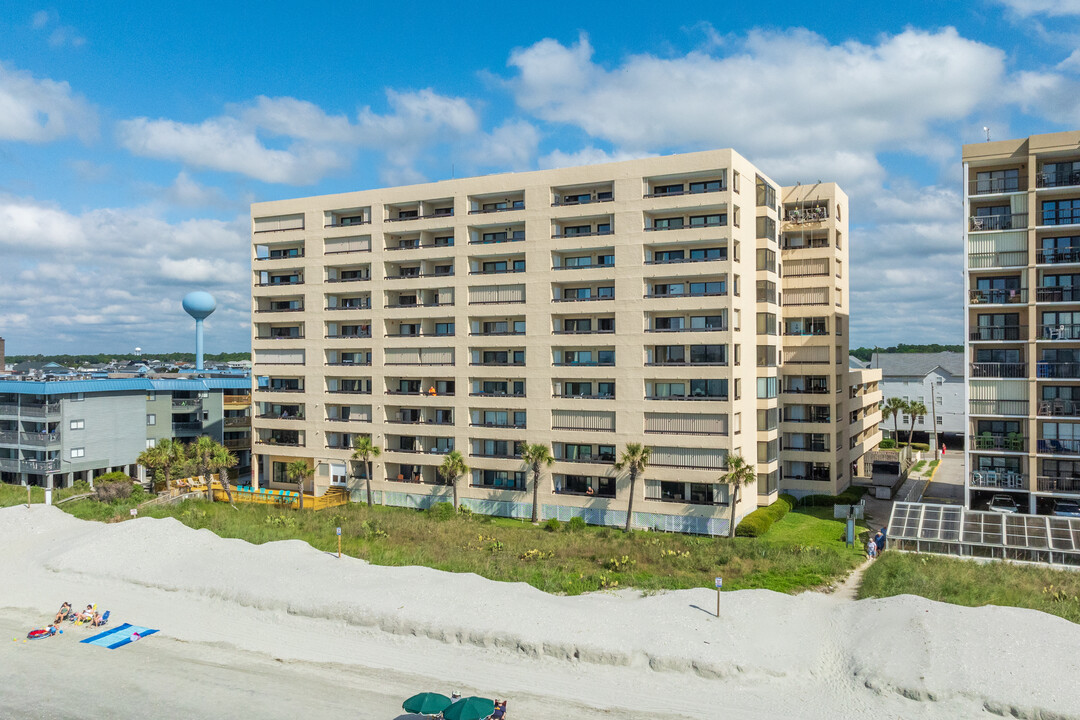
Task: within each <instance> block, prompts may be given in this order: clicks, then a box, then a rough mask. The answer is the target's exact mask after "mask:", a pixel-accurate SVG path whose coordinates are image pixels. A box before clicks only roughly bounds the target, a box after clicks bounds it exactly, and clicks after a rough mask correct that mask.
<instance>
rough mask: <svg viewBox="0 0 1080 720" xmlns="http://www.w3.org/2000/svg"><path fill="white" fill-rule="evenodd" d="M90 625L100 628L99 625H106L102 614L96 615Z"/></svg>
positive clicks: (97, 613)
mask: <svg viewBox="0 0 1080 720" xmlns="http://www.w3.org/2000/svg"><path fill="white" fill-rule="evenodd" d="M90 624H91V625H93V626H94V627H98V626H99V625H104V624H105V618H104V617H102V615H101V613H99V612H96V613H94V619H93V620H91V621H90Z"/></svg>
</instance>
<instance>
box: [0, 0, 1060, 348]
mask: <svg viewBox="0 0 1080 720" xmlns="http://www.w3.org/2000/svg"><path fill="white" fill-rule="evenodd" d="M732 5H736V4H734V3H715V2H710V3H671V4H668V5H664V4H657V3H655V2H649V3H646V2H625V1H624V2H593V3H579V4H575V5H563V6H560V5H553V4H550V3H548V4H515V3H483V2H474V3H469V4H466V5H460V4H459V5H453V4H447V3H395V4H389V3H387V4H379V3H322V4H315V3H312V4H310V5H309V7H310V10H309V11H308V12H306V13H305V14H304V15H298V14H297V13H296V11H295V10H294V8H295V4H294V3H283V2H281V3H274V2H264V3H261V4H260V5H259V6H258V10H257V11H256V10H255V9H253V6H251V5H245V4H240V3H227V2H226V3H222V2H217V3H213V4H211V3H205V2H189V3H182V4H176V3H138V4H134V3H119V2H110V3H105V2H102V3H82V2H80V3H61V4H54V5H41V4H38V3H28V2H21V1H20V0H8V1H7V2H5V3H4V4H3V6H2V7H0V257H2V258H3V259H4V261H3V262H0V335H2V336H4V337H6V339H7V344H8V352H9V353H23V352H77V351H83V352H98V351H124V350H128V349H130V348H133V347H135V346H141V347H143V348H144V349H145V350H148V351H169V350H175V349H182V348H186V347H189V346H190V345H191V339H190V323H189V322H188V321H187V319H186V318H185V317H184V316H183V315H182V314H181V313H180V311H179V299H180V297H182V296H183V294H184V293H185V292H187V291H188V290H191V289H196V288H197V289H205V290H208V291H210V292H212V293H213V294H214V295H215V296H217V297H218V300H219V307H220V309H219V311H218V312H217V313H216V314H215V315H214V316H212V317H211V318H210V319H209V320H208V321H207V347H208V349H209V350H212V351H218V350H236V349H246V348H247V347H248V344H249V340H248V338H249V330H248V317H249V316H248V310H249V300H248V294H249V289H248V286H249V281H250V280H249V278H250V275H249V268H248V260H247V258H248V244H249V238H248V235H247V232H248V220H247V216H248V205H249V203H251V202H252V201H261V200H272V199H278V198H286V197H295V196H303V195H313V194H320V193H330V192H343V191H348V190H356V189H363V188H370V187H377V186H380V185H385V184H398V183H402V182H412V181H420V180H438V179H442V178H446V177H449V176H450V175H451V168H453V172H454V173H455V174H456V175H457V176H459V177H460V176H463V175H467V174H479V173H489V172H501V171H507V170H527V169H535V168H542V167H551V166H557V165H566V164H578V163H583V162H602V161H605V160H611V159H619V158H628V157H638V156H642V155H649V154H666V153H671V152H683V151H693V150H703V149H708V148H714V147H734V148H735V149H737V150H739V151H740V152H741V153H742V154H743V155H745V156H746V157H748V158H749V159H750V160H752V161H753V162H755V163H757V164H758V165H759V166H760V167H762V168H763V169H764V170H765V171H766V172H767V173H768V174H770V175H771V176H772V177H773V178H774V179H776V180H777V181H779V182H781V183H785V184H794V183H795V182H799V181H816V180H818V179H822V180H836V181H837V182H839V183H841V185H842V186H843V187H844V188H845V190H846V191H847V192H848V194H849V195H850V196H851V222H852V231H851V238H850V245H849V247H850V251H851V268H852V272H851V282H852V343H853V344H854V345H860V344H874V343H878V344H882V345H886V344H892V343H895V342H960V341H961V339H962V338H961V334H962V316H961V307H962V295H961V278H960V270H961V267H962V255H961V250H962V249H961V246H960V232H961V224H960V223H961V220H962V218H961V217H960V215H961V198H960V195H959V190H960V184H959V174H960V171H959V153H960V145H961V143H964V142H978V141H980V140H982V139H983V131H982V127H983V126H985V125H988V126H990V127H991V132H992V134H993V136H994V137H995V138H998V139H1003V138H1006V137H1019V136H1025V135H1029V134H1035V133H1044V132H1056V131H1060V130H1068V129H1077V128H1080V50H1078V49H1077V48H1080V0H973V1H972V2H968V3H942V2H933V3H923V2H908V3H888V4H886V3H865V2H860V3H854V2H845V3H829V4H818V5H817V6H813V5H807V4H806V3H739V4H737V5H738V7H728V6H732Z"/></svg>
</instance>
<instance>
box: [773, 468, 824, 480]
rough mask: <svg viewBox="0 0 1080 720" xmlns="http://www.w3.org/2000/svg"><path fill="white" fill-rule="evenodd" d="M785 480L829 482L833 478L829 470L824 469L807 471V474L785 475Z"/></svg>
mask: <svg viewBox="0 0 1080 720" xmlns="http://www.w3.org/2000/svg"><path fill="white" fill-rule="evenodd" d="M784 480H794V481H806V480H810V481H812V482H829V481H830V480H832V478H831V477H829V471H828V470H824V471H818V472H811V473H807V474H806V475H784Z"/></svg>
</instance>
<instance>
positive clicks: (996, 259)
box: [968, 250, 1028, 270]
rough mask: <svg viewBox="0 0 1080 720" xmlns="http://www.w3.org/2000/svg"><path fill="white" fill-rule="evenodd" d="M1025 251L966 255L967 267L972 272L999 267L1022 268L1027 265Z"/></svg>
mask: <svg viewBox="0 0 1080 720" xmlns="http://www.w3.org/2000/svg"><path fill="white" fill-rule="evenodd" d="M1027 262H1028V254H1027V250H1005V251H1002V252H982V253H969V254H968V267H969V268H971V269H972V270H987V269H989V268H1001V267H1023V266H1025V265H1027Z"/></svg>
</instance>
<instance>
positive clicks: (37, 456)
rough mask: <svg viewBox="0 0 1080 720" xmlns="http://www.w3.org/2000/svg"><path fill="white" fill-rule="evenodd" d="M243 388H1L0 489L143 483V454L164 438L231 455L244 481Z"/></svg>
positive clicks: (158, 383)
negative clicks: (206, 443)
mask: <svg viewBox="0 0 1080 720" xmlns="http://www.w3.org/2000/svg"><path fill="white" fill-rule="evenodd" d="M249 382H250V381H249V380H248V378H234V379H225V378H206V379H201V378H200V379H182V378H178V379H168V380H153V379H134V378H132V379H102V380H56V381H22V380H0V481H2V482H8V483H29V484H31V485H43V486H48V485H49V483H50V481H51V482H52V483H53V486H54V487H66V486H68V485H70V484H71V483H73V482H75V481H77V480H87V481H89V480H91V479H92V478H93V477H96V476H98V475H102V474H104V473H106V472H110V471H112V470H120V471H123V472H125V473H127V474H129V475H131V476H132V477H139V478H140V479H141V478H142V475H141V470H140V468H139V467H138V465H137V458H138V456H139V454H140V453H141V452H142V451H143V450H145V449H146V448H148V447H152V446H153V445H154V444H155V443H156V442H157V441H158V440H160V439H162V438H175V439H179V440H182V441H183V442H191V441H193V440H194V439H195V438H197V437H198V436H199V435H209V436H210V437H212V438H213V439H215V440H217V441H218V442H223V443H224V444H225V445H226V446H227V447H229V448H230V449H231V450H232V451H233V452H234V453H235V454H236V455H237V459H238V460H239V465H238V468H239V469H240V473H241V475H243V474H244V472H245V471H247V470H248V468H250V447H251V435H250V423H251V418H250V406H251V395H250V388H249ZM196 403H197V405H198V407H197V408H196V407H193V406H194V405H195V404H196ZM204 414H205V416H204ZM196 417H197V418H198V420H197V421H196V420H195V419H194V418H196Z"/></svg>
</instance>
